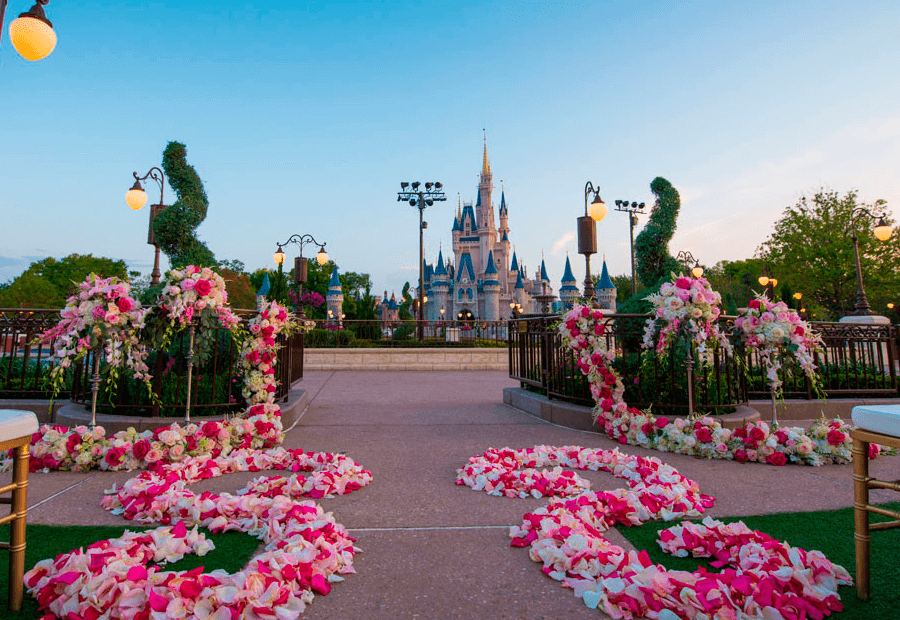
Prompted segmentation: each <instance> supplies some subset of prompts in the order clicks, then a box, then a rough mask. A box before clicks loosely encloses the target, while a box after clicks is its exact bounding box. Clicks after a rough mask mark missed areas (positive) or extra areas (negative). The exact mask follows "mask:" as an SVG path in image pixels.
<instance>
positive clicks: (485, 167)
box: [481, 130, 491, 176]
mask: <svg viewBox="0 0 900 620" xmlns="http://www.w3.org/2000/svg"><path fill="white" fill-rule="evenodd" d="M482 131H483V130H482ZM490 173H491V164H490V163H488V158H487V132H486V131H485V132H484V160H483V161H482V162H481V174H482V176H486V175H489V174H490Z"/></svg>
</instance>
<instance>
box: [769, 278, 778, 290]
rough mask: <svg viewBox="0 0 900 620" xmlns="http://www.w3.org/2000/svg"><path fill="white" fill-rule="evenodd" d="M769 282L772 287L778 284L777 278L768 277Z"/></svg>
mask: <svg viewBox="0 0 900 620" xmlns="http://www.w3.org/2000/svg"><path fill="white" fill-rule="evenodd" d="M769 284H771V285H772V288H775V287H776V286H778V278H769Z"/></svg>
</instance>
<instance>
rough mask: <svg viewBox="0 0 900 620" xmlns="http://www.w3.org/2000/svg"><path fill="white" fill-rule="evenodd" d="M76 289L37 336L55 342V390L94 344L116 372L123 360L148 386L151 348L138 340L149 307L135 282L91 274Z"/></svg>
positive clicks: (40, 339) (43, 340) (57, 389)
mask: <svg viewBox="0 0 900 620" xmlns="http://www.w3.org/2000/svg"><path fill="white" fill-rule="evenodd" d="M78 289H79V290H78V292H77V293H75V294H74V295H72V296H71V297H69V298H68V299H67V300H66V306H65V308H63V310H62V312H61V318H60V321H59V323H57V324H56V326H54V327H52V328H50V329H48V330H46V331H45V332H44V333H43V334H41V336H40V337H39V338H38V339H37V340H36V341H35V342H36V343H46V342H51V341H54V345H53V354H54V356H55V357H56V359H57V363H56V365H55V366H54V367H53V369H52V370H51V371H50V380H51V384H52V386H53V391H54V394H55V393H57V392H58V391H59V389H60V387H61V386H62V384H63V383H64V381H65V374H66V370H67V369H68V368H69V367H70V366H71V365H72V364H73V363H74V362H77V361H78V360H81V359H82V358H84V357H85V356H86V355H87V354H88V352H89V351H91V350H92V349H98V350H102V351H103V357H104V359H105V360H106V363H107V364H108V365H109V368H110V373H111V375H112V376H113V377H115V376H117V374H118V369H119V368H121V367H122V366H123V365H124V366H127V367H128V369H129V370H130V371H131V373H132V375H133V376H134V378H135V379H138V380H139V381H143V382H144V383H145V384H147V385H148V388H149V381H150V378H151V376H150V369H149V368H148V367H147V363H146V359H147V355H148V351H147V349H146V347H145V346H144V345H143V344H141V342H140V331H141V329H142V328H143V326H144V320H145V318H146V316H147V310H145V309H144V308H142V307H141V302H140V301H138V300H137V299H135V298H134V297H132V296H131V285H130V284H129V283H128V282H124V281H121V280H119V279H118V278H117V277H111V278H100V277H98V276H97V275H96V274H93V273H92V274H90V275H89V276H88V277H87V278H86V279H85V280H84V282H82V283H81V284H79V285H78Z"/></svg>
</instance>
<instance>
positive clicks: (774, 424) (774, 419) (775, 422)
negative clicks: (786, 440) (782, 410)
mask: <svg viewBox="0 0 900 620" xmlns="http://www.w3.org/2000/svg"><path fill="white" fill-rule="evenodd" d="M769 394H771V396H772V428H778V414H777V411H776V407H775V384H774V383H773V384H771V385H769Z"/></svg>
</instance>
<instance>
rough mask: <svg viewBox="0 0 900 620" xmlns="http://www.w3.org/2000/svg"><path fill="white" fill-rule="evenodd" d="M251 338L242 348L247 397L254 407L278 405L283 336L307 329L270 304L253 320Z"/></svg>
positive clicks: (284, 310) (245, 395)
mask: <svg viewBox="0 0 900 620" xmlns="http://www.w3.org/2000/svg"><path fill="white" fill-rule="evenodd" d="M249 327H250V336H249V338H247V339H246V340H244V343H243V345H242V346H241V368H242V369H243V371H244V389H243V395H244V398H246V399H247V402H248V403H250V404H261V403H268V404H274V402H275V392H276V391H277V386H276V379H275V363H276V362H277V360H278V355H277V352H278V348H279V347H278V345H276V343H275V338H276V337H277V336H278V335H279V334H285V335H289V334H291V333H292V332H294V331H296V330H298V329H301V328H303V327H304V326H301V325H299V324H298V323H297V321H296V320H295V319H294V317H293V315H291V314H290V313H288V311H287V310H286V309H285V308H284V307H283V306H280V305H279V304H278V303H277V302H275V301H267V302H265V304H264V305H263V306H262V307H261V308H260V309H259V314H257V315H256V316H255V317H253V319H251V321H250V325H249Z"/></svg>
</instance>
